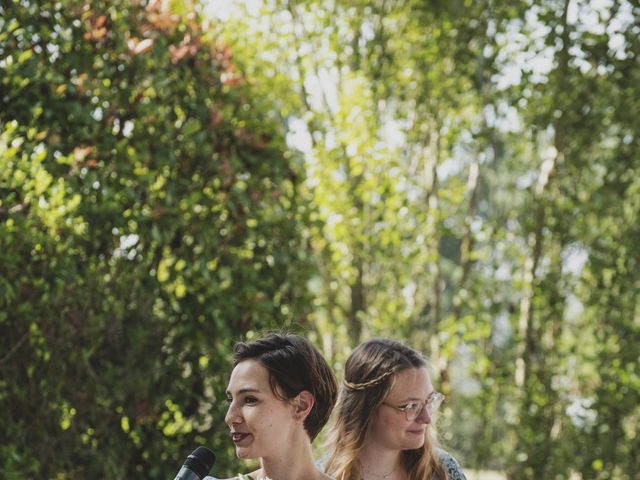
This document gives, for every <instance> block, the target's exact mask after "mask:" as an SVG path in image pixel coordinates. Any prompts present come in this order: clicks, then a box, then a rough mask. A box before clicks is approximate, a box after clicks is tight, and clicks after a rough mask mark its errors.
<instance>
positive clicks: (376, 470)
mask: <svg viewBox="0 0 640 480" xmlns="http://www.w3.org/2000/svg"><path fill="white" fill-rule="evenodd" d="M358 460H359V461H360V468H361V469H362V475H363V477H364V479H365V480H369V479H372V480H376V479H394V478H404V468H403V467H402V457H401V452H400V450H389V449H386V448H379V447H376V446H374V445H369V446H365V447H364V449H363V450H362V452H361V453H360V455H359V458H358Z"/></svg>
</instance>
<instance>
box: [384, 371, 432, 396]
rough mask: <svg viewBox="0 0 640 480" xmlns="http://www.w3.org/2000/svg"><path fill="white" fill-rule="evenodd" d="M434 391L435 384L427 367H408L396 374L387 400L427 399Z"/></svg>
mask: <svg viewBox="0 0 640 480" xmlns="http://www.w3.org/2000/svg"><path fill="white" fill-rule="evenodd" d="M432 391H433V385H432V384H431V379H430V378H429V372H427V369H426V368H425V367H419V368H407V369H405V370H402V371H400V372H398V373H397V374H396V375H395V376H394V380H393V385H392V387H391V389H390V390H389V394H388V395H387V400H407V399H416V400H425V399H426V398H427V397H428V396H429V395H430V394H431V392H432Z"/></svg>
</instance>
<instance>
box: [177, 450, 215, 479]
mask: <svg viewBox="0 0 640 480" xmlns="http://www.w3.org/2000/svg"><path fill="white" fill-rule="evenodd" d="M215 460H216V456H215V455H214V454H213V452H212V451H211V450H209V449H208V448H207V447H198V448H196V449H195V450H194V451H193V452H191V455H189V456H188V457H187V459H186V460H185V462H184V465H185V467H188V468H190V469H191V470H193V471H194V472H195V473H196V474H197V475H198V476H199V477H200V478H204V477H206V476H207V474H208V473H209V470H211V467H213V462H215Z"/></svg>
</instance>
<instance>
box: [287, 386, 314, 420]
mask: <svg viewBox="0 0 640 480" xmlns="http://www.w3.org/2000/svg"><path fill="white" fill-rule="evenodd" d="M315 402H316V400H315V398H313V394H312V393H311V392H309V391H308V390H302V391H301V392H300V393H299V394H298V395H296V397H295V398H294V399H293V406H294V416H295V417H296V418H297V419H299V420H304V419H305V418H307V416H308V415H309V413H311V409H312V408H313V405H314V404H315Z"/></svg>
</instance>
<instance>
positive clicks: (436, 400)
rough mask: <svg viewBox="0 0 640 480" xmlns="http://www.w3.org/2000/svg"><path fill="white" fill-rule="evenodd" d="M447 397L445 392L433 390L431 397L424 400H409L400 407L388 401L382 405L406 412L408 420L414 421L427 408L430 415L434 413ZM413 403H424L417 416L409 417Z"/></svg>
mask: <svg viewBox="0 0 640 480" xmlns="http://www.w3.org/2000/svg"><path fill="white" fill-rule="evenodd" d="M445 398H447V397H446V396H445V395H444V394H442V393H440V392H436V391H435V390H434V391H433V392H431V394H430V395H429V397H428V398H427V399H426V400H425V401H424V402H409V403H408V404H406V405H405V406H404V407H398V406H396V405H391V404H390V403H387V402H382V405H386V406H387V407H391V408H393V409H394V410H398V411H399V412H404V416H405V418H406V419H407V421H408V422H413V421H414V420H415V419H416V418H418V417H419V416H420V415H421V414H422V411H423V410H424V409H425V408H426V409H427V413H429V416H431V415H433V414H434V413H435V412H437V411H438V409H439V408H440V405H442V402H444V399H445ZM412 403H418V404H420V403H422V406H421V407H420V409H419V410H418V411H417V413H416V415H415V417H413V418H409V406H410V405H411V404H412Z"/></svg>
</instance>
